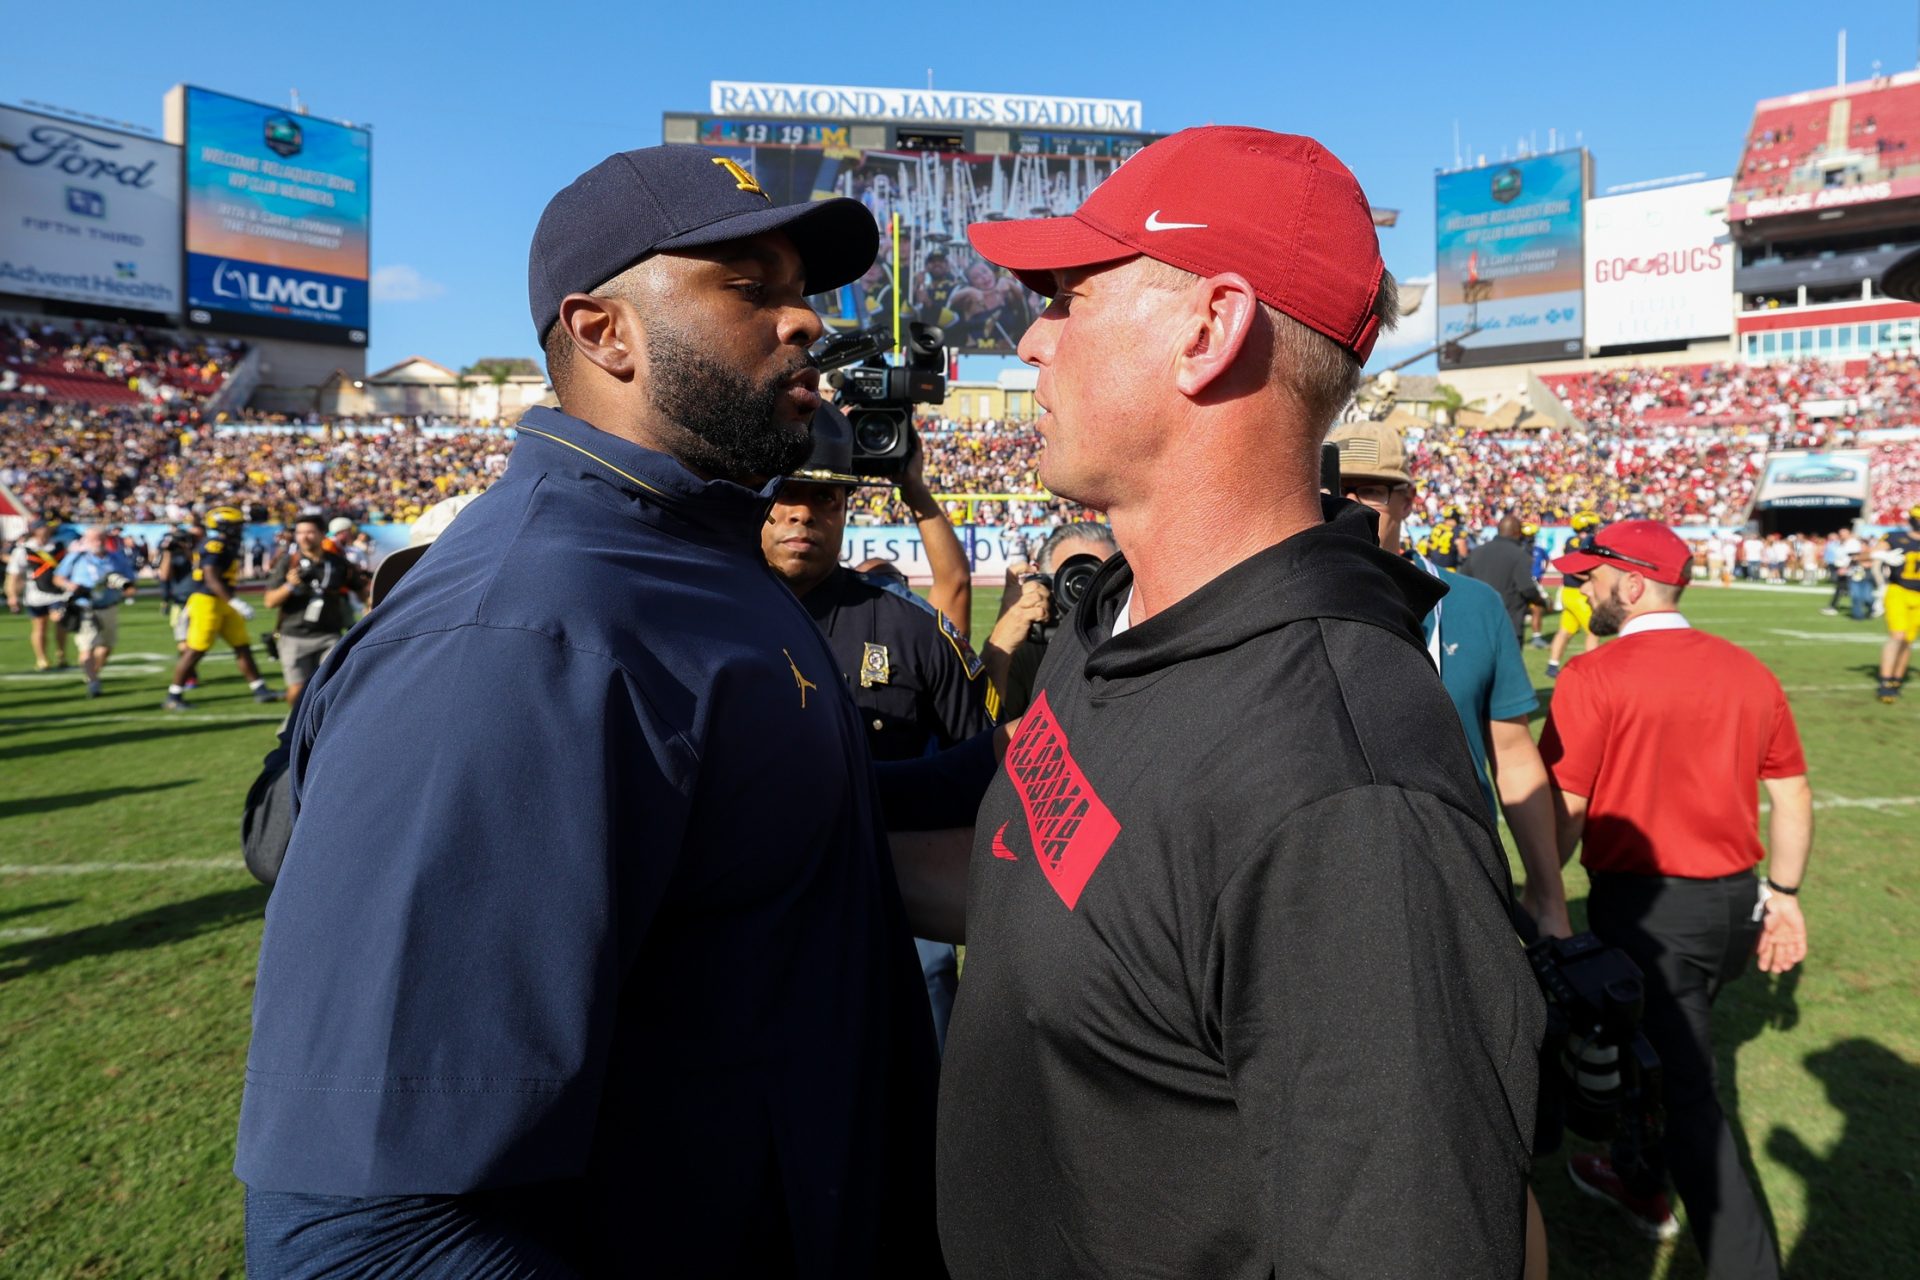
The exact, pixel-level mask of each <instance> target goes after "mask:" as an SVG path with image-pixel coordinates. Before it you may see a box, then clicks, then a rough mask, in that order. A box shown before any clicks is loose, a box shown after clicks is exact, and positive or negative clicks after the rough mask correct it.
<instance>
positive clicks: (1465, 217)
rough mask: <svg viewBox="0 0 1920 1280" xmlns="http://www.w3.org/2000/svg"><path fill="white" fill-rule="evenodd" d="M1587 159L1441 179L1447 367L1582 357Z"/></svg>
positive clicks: (1560, 155) (1442, 330) (1537, 159)
mask: <svg viewBox="0 0 1920 1280" xmlns="http://www.w3.org/2000/svg"><path fill="white" fill-rule="evenodd" d="M1587 180H1588V173H1587V153H1586V152H1585V151H1560V152H1556V153H1554V154H1552V155H1545V156H1532V157H1529V158H1528V159H1525V160H1516V161H1513V162H1512V163H1501V164H1495V165H1487V166H1485V167H1483V168H1478V169H1468V170H1465V171H1464V172H1460V173H1444V174H1441V175H1440V177H1439V180H1438V182H1437V185H1436V187H1435V193H1434V196H1435V217H1434V225H1435V227H1436V230H1437V236H1438V238H1437V243H1436V245H1435V251H1436V257H1435V262H1436V264H1437V267H1436V271H1437V275H1436V278H1435V281H1434V287H1435V290H1436V292H1437V293H1438V294H1439V313H1438V320H1439V336H1440V341H1441V342H1442V343H1445V344H1447V345H1446V346H1444V347H1442V349H1441V353H1440V367H1441V368H1442V369H1458V368H1469V367H1474V366H1479V365H1490V364H1514V363H1519V362H1523V361H1528V360H1555V359H1561V360H1564V359H1572V358H1575V357H1578V356H1580V355H1581V354H1583V339H1582V334H1583V329H1582V315H1583V308H1582V305H1581V297H1580V285H1581V278H1582V275H1583V270H1584V265H1585V264H1584V263H1583V262H1582V260H1581V229H1582V216H1581V215H1582V211H1583V206H1584V205H1585V202H1586V190H1587Z"/></svg>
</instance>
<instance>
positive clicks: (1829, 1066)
mask: <svg viewBox="0 0 1920 1280" xmlns="http://www.w3.org/2000/svg"><path fill="white" fill-rule="evenodd" d="M1805 1063H1806V1068H1807V1070H1808V1072H1809V1073H1811V1074H1812V1075H1813V1077H1814V1079H1816V1080H1818V1081H1820V1082H1821V1083H1822V1084H1824V1085H1825V1086H1826V1089H1827V1101H1828V1102H1829V1103H1830V1104H1831V1105H1832V1106H1833V1108H1834V1109H1835V1110H1836V1111H1839V1112H1840V1113H1841V1115H1842V1117H1843V1120H1842V1126H1843V1127H1842V1128H1841V1131H1840V1137H1839V1140H1838V1141H1836V1142H1835V1143H1834V1144H1833V1147H1832V1149H1831V1150H1830V1151H1829V1152H1828V1153H1827V1155H1826V1156H1825V1158H1822V1157H1821V1156H1820V1155H1819V1154H1818V1153H1816V1152H1815V1151H1814V1150H1813V1149H1812V1148H1810V1147H1809V1146H1807V1144H1806V1143H1805V1142H1804V1141H1803V1140H1802V1139H1801V1137H1800V1135H1799V1134H1797V1133H1795V1132H1793V1131H1792V1130H1791V1129H1787V1128H1784V1127H1782V1126H1778V1125H1776V1126H1775V1127H1774V1129H1773V1132H1772V1133H1770V1134H1768V1135H1767V1154H1769V1155H1771V1156H1772V1157H1773V1158H1774V1159H1775V1160H1778V1161H1779V1162H1780V1163H1781V1164H1783V1165H1785V1166H1787V1168H1789V1169H1791V1170H1793V1171H1794V1172H1795V1173H1796V1174H1798V1175H1799V1176H1800V1178H1801V1180H1802V1181H1803V1182H1805V1183H1806V1189H1807V1221H1806V1226H1805V1227H1804V1229H1803V1230H1802V1231H1801V1232H1800V1238H1799V1239H1798V1240H1796V1241H1795V1242H1794V1247H1793V1256H1792V1258H1791V1259H1790V1260H1789V1264H1788V1266H1787V1269H1786V1271H1787V1274H1788V1275H1790V1276H1845V1277H1848V1280H1869V1278H1870V1277H1876V1276H1887V1277H1893V1276H1909V1275H1912V1274H1913V1272H1912V1270H1911V1267H1912V1264H1913V1259H1914V1258H1915V1256H1917V1255H1920V1213H1915V1212H1914V1175H1913V1151H1914V1149H1915V1147H1916V1146H1920V1066H1916V1065H1915V1064H1913V1063H1911V1062H1909V1061H1907V1060H1906V1059H1905V1058H1903V1057H1901V1056H1900V1055H1899V1054H1898V1053H1897V1052H1895V1051H1894V1050H1892V1049H1889V1048H1888V1047H1886V1046H1885V1045H1883V1044H1880V1043H1879V1042H1878V1041H1875V1040H1868V1039H1865V1038H1863V1037H1856V1038H1854V1039H1851V1040H1842V1041H1840V1042H1839V1043H1837V1044H1833V1045H1829V1046H1828V1047H1827V1048H1825V1049H1820V1050H1817V1051H1815V1052H1813V1053H1810V1054H1808V1055H1807V1057H1806V1059H1805Z"/></svg>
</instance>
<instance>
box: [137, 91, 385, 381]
mask: <svg viewBox="0 0 1920 1280" xmlns="http://www.w3.org/2000/svg"><path fill="white" fill-rule="evenodd" d="M183 89H184V99H183V103H182V106H183V107H184V122H183V123H182V124H181V125H180V126H179V127H180V128H181V130H182V133H183V137H184V145H183V186H184V189H185V196H186V236H185V241H186V296H187V309H188V311H187V318H188V320H189V322H190V323H193V324H197V325H202V326H214V327H219V328H222V329H232V330H235V331H238V332H254V333H261V334H266V335H270V336H271V335H279V336H284V337H298V338H303V339H306V340H308V341H323V342H337V343H342V344H345V345H352V346H365V345H366V341H367V302H368V286H367V275H368V260H367V254H368V235H369V209H370V190H369V188H370V184H371V179H372V135H371V134H370V133H369V132H368V131H367V130H365V129H358V128H353V127H351V126H348V125H343V124H336V123H334V122H333V121H331V120H321V119H318V118H316V117H313V116H307V115H301V114H298V113H295V112H291V111H286V110H282V109H280V108H278V107H270V106H266V105H264V104H261V103H257V102H248V101H245V100H244V99H241V98H231V97H228V96H227V95H225V94H220V93H212V92H209V91H208V90H205V89H197V88H194V87H192V86H183ZM175 92H176V93H179V92H181V90H176V91H175Z"/></svg>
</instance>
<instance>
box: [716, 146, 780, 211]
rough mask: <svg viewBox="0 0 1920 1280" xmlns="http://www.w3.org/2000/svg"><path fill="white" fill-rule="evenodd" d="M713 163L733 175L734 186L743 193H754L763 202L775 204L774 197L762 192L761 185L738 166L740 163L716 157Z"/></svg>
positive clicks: (723, 157)
mask: <svg viewBox="0 0 1920 1280" xmlns="http://www.w3.org/2000/svg"><path fill="white" fill-rule="evenodd" d="M713 162H714V163H715V164H717V165H719V166H720V167H721V168H723V169H725V170H726V171H727V172H728V173H730V174H732V175H733V185H734V186H735V187H737V188H738V189H740V190H741V191H751V192H753V194H755V195H757V196H759V197H760V198H761V199H762V200H765V201H766V202H767V203H768V204H772V203H773V197H772V196H770V195H768V194H767V193H766V192H765V191H762V190H761V189H760V184H759V183H758V182H756V181H755V180H754V177H753V175H752V174H750V173H748V172H747V171H746V170H745V169H742V168H741V167H740V165H739V164H738V162H736V161H733V160H729V159H727V158H726V157H725V156H715V157H714V158H713Z"/></svg>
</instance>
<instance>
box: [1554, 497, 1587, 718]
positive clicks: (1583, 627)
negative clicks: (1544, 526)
mask: <svg viewBox="0 0 1920 1280" xmlns="http://www.w3.org/2000/svg"><path fill="white" fill-rule="evenodd" d="M1572 524H1573V534H1574V536H1573V542H1574V543H1578V542H1584V541H1587V540H1590V539H1591V538H1592V537H1593V535H1594V534H1595V533H1597V532H1598V531H1599V530H1600V517H1599V516H1597V515H1594V514H1593V513H1592V512H1591V511H1582V512H1581V513H1580V514H1579V515H1577V516H1575V517H1574V518H1573V521H1572ZM1568 545H1569V549H1571V547H1572V545H1573V543H1569V544H1568ZM1577 635H1585V636H1586V641H1585V643H1584V646H1583V647H1582V648H1581V650H1580V652H1582V653H1592V652H1593V651H1594V650H1595V649H1598V648H1599V647H1600V637H1599V636H1596V635H1594V634H1593V606H1592V605H1590V604H1588V603H1587V598H1586V596H1584V595H1582V594H1581V593H1580V583H1579V582H1578V581H1577V580H1576V579H1573V578H1568V579H1567V580H1566V581H1564V582H1562V583H1561V584H1560V630H1559V631H1558V632H1557V633H1555V635H1554V637H1553V643H1552V645H1550V646H1549V647H1548V649H1547V679H1549V680H1555V679H1558V678H1559V676H1560V663H1561V662H1562V660H1564V659H1565V658H1566V656H1567V642H1568V641H1569V640H1571V639H1573V638H1574V637H1575V636H1577Z"/></svg>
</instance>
